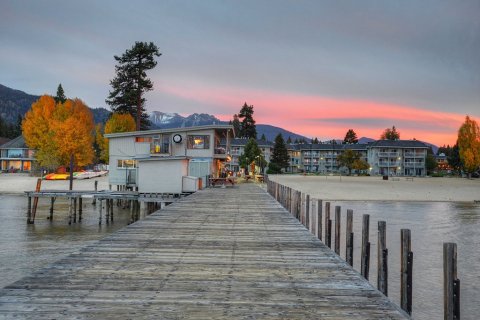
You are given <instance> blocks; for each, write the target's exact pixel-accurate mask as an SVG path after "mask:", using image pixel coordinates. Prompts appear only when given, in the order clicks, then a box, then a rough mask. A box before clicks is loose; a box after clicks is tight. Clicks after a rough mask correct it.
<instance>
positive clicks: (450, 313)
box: [443, 243, 460, 320]
mask: <svg viewBox="0 0 480 320" xmlns="http://www.w3.org/2000/svg"><path fill="white" fill-rule="evenodd" d="M443 318H444V319H445V320H454V319H460V280H459V279H457V244H456V243H444V244H443Z"/></svg>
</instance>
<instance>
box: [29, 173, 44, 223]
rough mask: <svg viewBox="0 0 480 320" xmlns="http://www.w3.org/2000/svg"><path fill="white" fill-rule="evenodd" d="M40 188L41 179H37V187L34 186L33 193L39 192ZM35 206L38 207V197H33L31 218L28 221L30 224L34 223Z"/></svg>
mask: <svg viewBox="0 0 480 320" xmlns="http://www.w3.org/2000/svg"><path fill="white" fill-rule="evenodd" d="M41 186H42V179H37V185H36V186H35V192H39V191H40V188H41ZM37 206H38V197H33V208H32V216H31V219H30V223H35V216H36V215H37Z"/></svg>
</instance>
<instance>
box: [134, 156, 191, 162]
mask: <svg viewBox="0 0 480 320" xmlns="http://www.w3.org/2000/svg"><path fill="white" fill-rule="evenodd" d="M135 159H136V160H138V161H172V160H188V159H189V158H188V157H185V156H165V157H156V156H150V157H138V158H135Z"/></svg>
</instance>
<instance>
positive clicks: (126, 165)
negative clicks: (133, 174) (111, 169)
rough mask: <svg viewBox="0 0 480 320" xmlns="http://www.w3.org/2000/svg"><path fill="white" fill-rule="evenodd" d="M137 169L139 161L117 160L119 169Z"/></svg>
mask: <svg viewBox="0 0 480 320" xmlns="http://www.w3.org/2000/svg"><path fill="white" fill-rule="evenodd" d="M136 167H137V160H132V159H124V160H117V168H120V169H134V168H136Z"/></svg>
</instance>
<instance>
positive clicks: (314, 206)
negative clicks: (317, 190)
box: [310, 199, 317, 236]
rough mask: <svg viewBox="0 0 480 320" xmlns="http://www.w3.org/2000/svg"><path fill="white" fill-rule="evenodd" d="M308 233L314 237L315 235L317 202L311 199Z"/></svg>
mask: <svg viewBox="0 0 480 320" xmlns="http://www.w3.org/2000/svg"><path fill="white" fill-rule="evenodd" d="M310 232H311V233H312V234H313V235H314V236H316V235H317V202H316V201H315V199H312V202H311V203H310Z"/></svg>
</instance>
